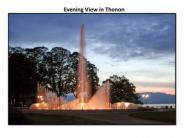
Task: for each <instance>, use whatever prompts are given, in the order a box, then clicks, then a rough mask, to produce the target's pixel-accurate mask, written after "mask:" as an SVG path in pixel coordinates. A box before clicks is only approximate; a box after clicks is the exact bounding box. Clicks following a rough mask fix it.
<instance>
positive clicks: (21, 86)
mask: <svg viewBox="0 0 184 138" xmlns="http://www.w3.org/2000/svg"><path fill="white" fill-rule="evenodd" d="M38 79H39V76H38V74H37V73H36V66H35V64H34V62H33V61H31V60H29V59H28V58H26V57H25V56H24V55H22V54H16V53H15V54H12V55H11V56H10V57H9V103H10V104H11V105H16V106H18V105H20V104H26V102H27V101H29V102H28V103H27V104H31V103H32V102H33V101H32V99H35V96H36V83H37V81H38Z"/></svg>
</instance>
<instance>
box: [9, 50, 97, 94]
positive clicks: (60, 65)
mask: <svg viewBox="0 0 184 138" xmlns="http://www.w3.org/2000/svg"><path fill="white" fill-rule="evenodd" d="M13 54H22V55H24V56H25V57H27V58H28V59H29V60H31V61H32V62H33V64H34V65H35V67H36V72H37V73H38V74H39V82H41V83H42V84H44V85H46V84H50V86H51V87H52V88H51V89H52V90H53V91H54V92H56V94H57V95H58V96H65V95H66V94H67V93H73V94H74V95H75V91H76V90H75V89H76V84H77V68H78V60H79V59H78V57H79V53H78V52H74V53H72V54H71V53H70V51H68V50H67V49H64V48H62V47H54V48H52V49H51V50H50V51H49V50H48V48H46V47H35V48H32V49H23V48H19V47H18V48H11V47H10V48H9V57H11V56H12V55H13ZM87 67H88V72H89V77H90V79H91V82H92V91H93V93H94V92H95V91H96V89H97V87H98V82H99V78H98V76H97V68H96V66H95V65H94V64H91V63H90V62H89V61H87Z"/></svg>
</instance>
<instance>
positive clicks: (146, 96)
mask: <svg viewBox="0 0 184 138" xmlns="http://www.w3.org/2000/svg"><path fill="white" fill-rule="evenodd" d="M142 98H143V99H144V101H145V104H147V101H148V100H147V99H148V98H149V94H143V95H142Z"/></svg>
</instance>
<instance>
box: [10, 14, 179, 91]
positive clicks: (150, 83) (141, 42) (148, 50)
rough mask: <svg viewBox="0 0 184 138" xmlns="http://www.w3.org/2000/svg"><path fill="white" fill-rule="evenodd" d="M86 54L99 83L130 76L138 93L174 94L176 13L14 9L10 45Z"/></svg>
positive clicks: (11, 19) (11, 15) (11, 16)
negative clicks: (81, 43) (81, 41)
mask: <svg viewBox="0 0 184 138" xmlns="http://www.w3.org/2000/svg"><path fill="white" fill-rule="evenodd" d="M82 24H84V25H85V29H86V34H85V41H86V53H87V54H86V56H87V59H88V60H89V61H90V62H91V63H93V64H95V65H96V66H97V68H98V69H99V72H98V76H99V77H100V82H102V81H103V80H105V79H107V78H109V76H111V75H113V74H117V75H125V76H126V77H127V78H128V79H129V80H130V81H131V82H133V83H134V84H135V86H136V91H137V92H165V93H170V94H175V14H10V15H9V44H10V46H11V47H22V48H33V47H37V46H45V47H48V48H49V49H51V48H53V47H63V48H66V49H68V50H70V51H71V52H74V51H79V39H80V34H79V33H80V26H81V25H82Z"/></svg>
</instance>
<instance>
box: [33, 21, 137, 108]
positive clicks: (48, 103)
mask: <svg viewBox="0 0 184 138" xmlns="http://www.w3.org/2000/svg"><path fill="white" fill-rule="evenodd" d="M84 33H85V30H84V25H82V26H81V30H80V54H79V63H78V78H77V86H76V87H77V88H76V91H77V98H76V99H74V100H73V101H70V102H66V101H65V100H64V98H62V97H58V96H56V94H55V93H53V92H51V91H50V90H49V89H48V88H46V87H44V86H41V85H40V84H38V87H37V93H38V95H37V103H35V104H33V105H31V107H30V108H31V109H43V110H48V109H49V110H102V109H103V110H104V109H106V110H107V109H135V108H137V106H136V105H135V104H133V103H127V102H126V103H125V102H118V103H114V104H111V98H110V97H111V96H110V83H109V81H106V82H104V83H103V85H102V86H101V87H100V88H99V89H98V90H97V91H96V93H95V94H94V95H93V96H92V95H91V92H92V89H91V82H90V75H89V74H88V71H87V67H86V59H85V41H84V40H85V39H84V36H85V35H84Z"/></svg>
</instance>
